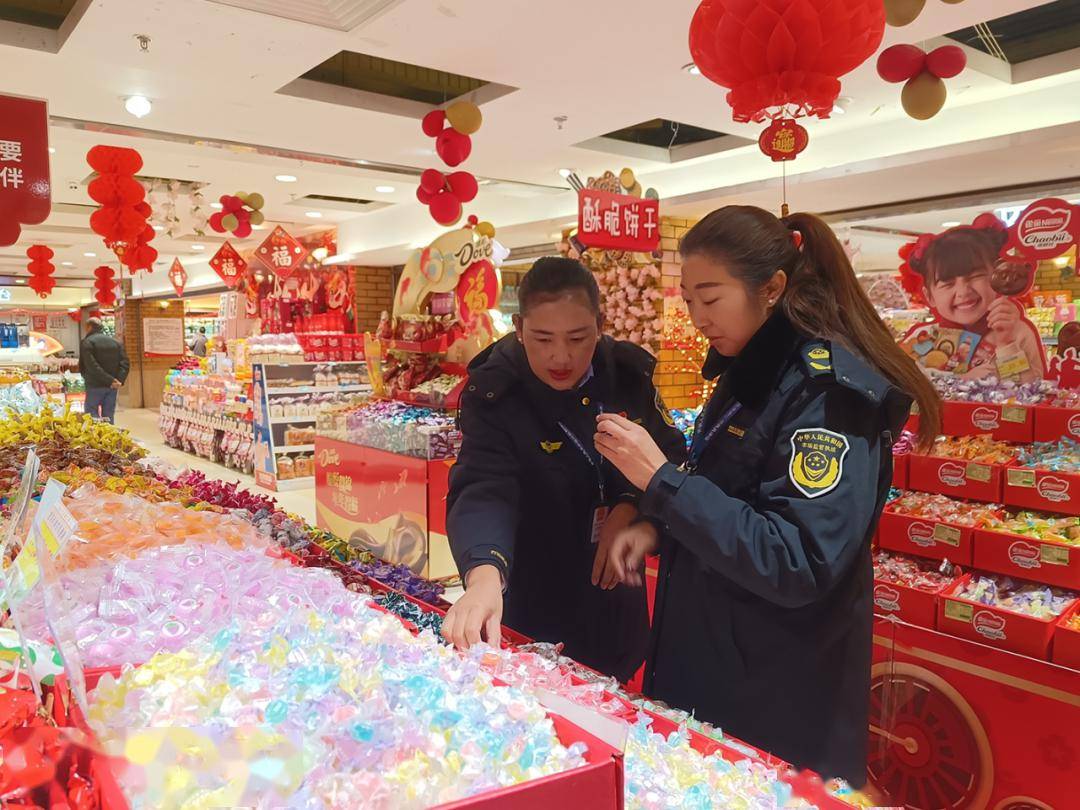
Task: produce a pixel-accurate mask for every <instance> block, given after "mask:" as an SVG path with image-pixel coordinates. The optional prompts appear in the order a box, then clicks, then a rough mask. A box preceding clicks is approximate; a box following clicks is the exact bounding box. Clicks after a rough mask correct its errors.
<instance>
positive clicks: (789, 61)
mask: <svg viewBox="0 0 1080 810" xmlns="http://www.w3.org/2000/svg"><path fill="white" fill-rule="evenodd" d="M884 33H885V11H884V8H883V7H882V3H881V0H756V2H746V0H703V2H702V3H701V4H700V5H699V6H698V9H697V11H696V12H695V14H694V18H693V20H692V22H691V23H690V54H691V56H692V57H693V60H694V64H695V65H697V67H698V69H699V70H700V71H701V73H702V75H703V76H705V77H706V78H708V79H710V80H711V81H713V82H715V83H716V84H719V85H721V86H722V87H726V88H728V90H729V92H728V94H727V101H728V104H730V105H731V108H732V114H733V117H734V119H735V120H736V121H741V122H748V121H758V122H761V121H765V120H766V119H772V118H780V117H786V118H797V117H800V116H803V115H814V116H817V117H819V118H828V117H829V114H830V113H831V112H832V109H833V106H834V104H835V102H836V99H837V97H838V96H839V95H840V77H841V76H843V75H845V74H847V73H849V72H851V71H852V70H854V69H855V68H857V67H858V66H859V65H861V64H862V63H863V62H865V61H866V60H867V59H869V58H870V57H871V56H872V55H873V54H874V52H875V51H876V50H877V49H878V46H879V45H880V44H881V40H882V37H883V36H884Z"/></svg>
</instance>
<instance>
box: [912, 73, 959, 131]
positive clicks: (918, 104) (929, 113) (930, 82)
mask: <svg viewBox="0 0 1080 810" xmlns="http://www.w3.org/2000/svg"><path fill="white" fill-rule="evenodd" d="M946 95H948V94H947V92H946V90H945V82H943V81H942V80H941V79H939V78H938V77H937V76H934V75H933V74H930V73H920V74H919V75H918V76H916V77H915V78H914V79H911V80H909V81H908V82H907V84H905V85H904V90H903V92H901V93H900V103H901V104H902V105H903V106H904V112H906V113H907V114H908V115H910V116H911V117H912V118H915V119H916V120H919V121H925V120H926V119H928V118H933V117H934V116H935V115H937V114H938V113H939V112H940V111H941V108H942V107H944V106H945V97H946Z"/></svg>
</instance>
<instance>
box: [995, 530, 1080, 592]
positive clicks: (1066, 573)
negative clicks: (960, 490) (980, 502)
mask: <svg viewBox="0 0 1080 810" xmlns="http://www.w3.org/2000/svg"><path fill="white" fill-rule="evenodd" d="M974 564H975V566H976V567H977V568H984V569H986V570H987V571H994V572H997V573H1001V574H1008V575H1009V576H1014V577H1021V578H1024V579H1030V580H1034V581H1037V582H1042V583H1046V584H1048V585H1058V586H1060V587H1064V588H1073V589H1080V518H1077V517H1073V516H1062V515H1051V514H1045V513H1042V512H1031V511H1021V512H1010V513H1008V514H1007V515H1006V516H1005V517H1004V518H1002V519H1000V520H994V521H991V522H990V523H989V524H988V525H987V527H986V528H980V529H976V530H975V533H974Z"/></svg>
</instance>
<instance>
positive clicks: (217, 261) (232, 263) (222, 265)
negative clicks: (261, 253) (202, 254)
mask: <svg viewBox="0 0 1080 810" xmlns="http://www.w3.org/2000/svg"><path fill="white" fill-rule="evenodd" d="M210 266H211V267H212V268H214V272H215V273H217V274H218V275H219V276H221V280H222V281H224V282H225V284H226V286H228V287H229V289H232V288H233V287H235V286H236V285H237V284H238V283H239V282H240V277H241V276H242V275H243V274H244V271H245V270H247V262H246V261H244V259H243V257H242V256H241V255H240V254H239V253H237V252H236V248H234V247H233V246H232V245H231V244H229V242H228V241H226V242H225V244H224V245H222V246H221V247H220V248H218V252H217V253H215V254H214V256H213V258H212V259H210Z"/></svg>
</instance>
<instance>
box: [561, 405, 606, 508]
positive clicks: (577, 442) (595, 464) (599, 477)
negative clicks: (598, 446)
mask: <svg viewBox="0 0 1080 810" xmlns="http://www.w3.org/2000/svg"><path fill="white" fill-rule="evenodd" d="M558 424H559V427H560V428H562V431H563V433H565V434H566V435H567V437H568V438H569V439H570V441H572V442H573V443H574V447H576V448H577V449H578V450H579V451H581V455H583V456H585V460H586V461H587V462H589V466H590V467H592V468H593V469H594V470H596V483H597V487H598V488H599V490H600V502H601V503H603V502H604V501H605V500H607V498H606V497H605V495H604V471H603V464H604V457H603V456H599V461H597V459H595V458H593V456H592V453H590V452H589V451H588V449H586V447H585V445H584V443H583V442H582V441H581V439H579V438H578V437H577V436H576V435H575V434H574V431H572V430H570V428H568V427H567V426H566V425H564V424H563V423H562V422H559V423H558Z"/></svg>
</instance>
